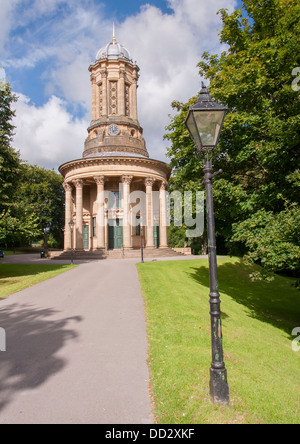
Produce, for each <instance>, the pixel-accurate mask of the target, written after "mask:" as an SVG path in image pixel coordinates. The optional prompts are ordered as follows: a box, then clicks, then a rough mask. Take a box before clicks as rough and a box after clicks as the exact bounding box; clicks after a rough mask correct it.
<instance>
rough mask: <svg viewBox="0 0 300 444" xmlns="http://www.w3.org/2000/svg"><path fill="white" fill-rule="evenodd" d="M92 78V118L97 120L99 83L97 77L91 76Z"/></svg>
mask: <svg viewBox="0 0 300 444" xmlns="http://www.w3.org/2000/svg"><path fill="white" fill-rule="evenodd" d="M91 80H92V120H96V95H97V92H96V88H97V83H96V79H95V77H93V76H92V77H91Z"/></svg>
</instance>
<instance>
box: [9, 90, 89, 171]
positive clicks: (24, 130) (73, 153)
mask: <svg viewBox="0 0 300 444" xmlns="http://www.w3.org/2000/svg"><path fill="white" fill-rule="evenodd" d="M17 95H18V96H19V100H18V102H17V103H16V104H15V109H16V117H15V118H14V121H13V123H14V125H15V126H16V135H15V137H14V146H15V148H16V149H17V150H20V154H21V158H22V160H24V161H27V162H29V163H30V164H35V165H39V166H43V167H45V168H50V169H52V168H54V169H57V168H58V166H59V165H60V164H62V163H64V162H67V161H69V160H72V159H75V158H80V157H81V155H82V151H83V141H84V139H85V137H86V134H87V133H86V128H87V126H88V122H87V121H86V120H79V119H74V118H73V117H72V115H71V114H70V113H68V111H67V110H66V102H64V101H63V100H61V99H59V98H57V97H55V96H51V97H50V99H49V100H48V102H47V103H45V104H44V105H43V106H41V107H36V106H35V105H34V104H32V103H31V102H30V99H29V98H28V97H26V96H24V95H22V94H18V93H17Z"/></svg>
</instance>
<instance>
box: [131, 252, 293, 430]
mask: <svg viewBox="0 0 300 444" xmlns="http://www.w3.org/2000/svg"><path fill="white" fill-rule="evenodd" d="M137 267H138V272H139V276H140V281H141V287H142V292H143V295H144V298H145V306H146V317H147V329H148V342H149V367H150V372H151V390H152V395H153V400H154V409H155V417H156V422H157V423H158V424H168V423H169V424H195V423H249V424H256V423H259V424H274V423H279V424H280V423H287V424H290V423H299V418H300V378H299V373H300V351H299V352H295V351H293V350H292V341H293V340H294V339H295V337H294V336H292V335H291V333H292V330H293V329H294V328H295V327H300V291H299V290H297V289H296V288H295V287H293V286H292V285H291V284H292V283H293V280H292V279H289V278H284V277H279V276H276V277H275V279H274V280H273V281H271V282H265V281H255V282H252V281H251V280H250V278H249V275H250V274H251V273H252V272H253V271H255V270H257V268H256V267H254V266H249V265H248V266H247V265H245V264H243V263H242V262H241V261H240V260H239V259H236V258H219V260H218V274H219V287H220V293H221V301H222V303H221V309H222V313H223V314H222V327H223V347H224V360H225V364H226V368H227V372H228V383H229V390H230V406H229V407H221V406H215V405H213V404H212V403H211V401H210V396H209V369H210V362H211V342H210V315H209V302H208V299H209V298H208V295H209V281H208V264H207V260H206V259H199V260H186V261H185V260H184V261H166V262H164V261H161V262H146V263H144V264H138V265H137Z"/></svg>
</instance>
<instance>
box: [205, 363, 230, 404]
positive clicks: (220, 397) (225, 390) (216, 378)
mask: <svg viewBox="0 0 300 444" xmlns="http://www.w3.org/2000/svg"><path fill="white" fill-rule="evenodd" d="M209 388H210V396H211V400H212V402H213V403H214V404H219V405H225V406H226V405H228V404H229V387H228V383H227V371H226V369H222V370H217V369H214V368H211V369H210V382H209Z"/></svg>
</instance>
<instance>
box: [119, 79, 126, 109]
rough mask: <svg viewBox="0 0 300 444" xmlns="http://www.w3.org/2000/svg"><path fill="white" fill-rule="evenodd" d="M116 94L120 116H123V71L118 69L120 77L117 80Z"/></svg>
mask: <svg viewBox="0 0 300 444" xmlns="http://www.w3.org/2000/svg"><path fill="white" fill-rule="evenodd" d="M118 95H119V100H118V103H119V111H118V113H119V114H120V115H121V116H125V71H120V79H119V82H118Z"/></svg>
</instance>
